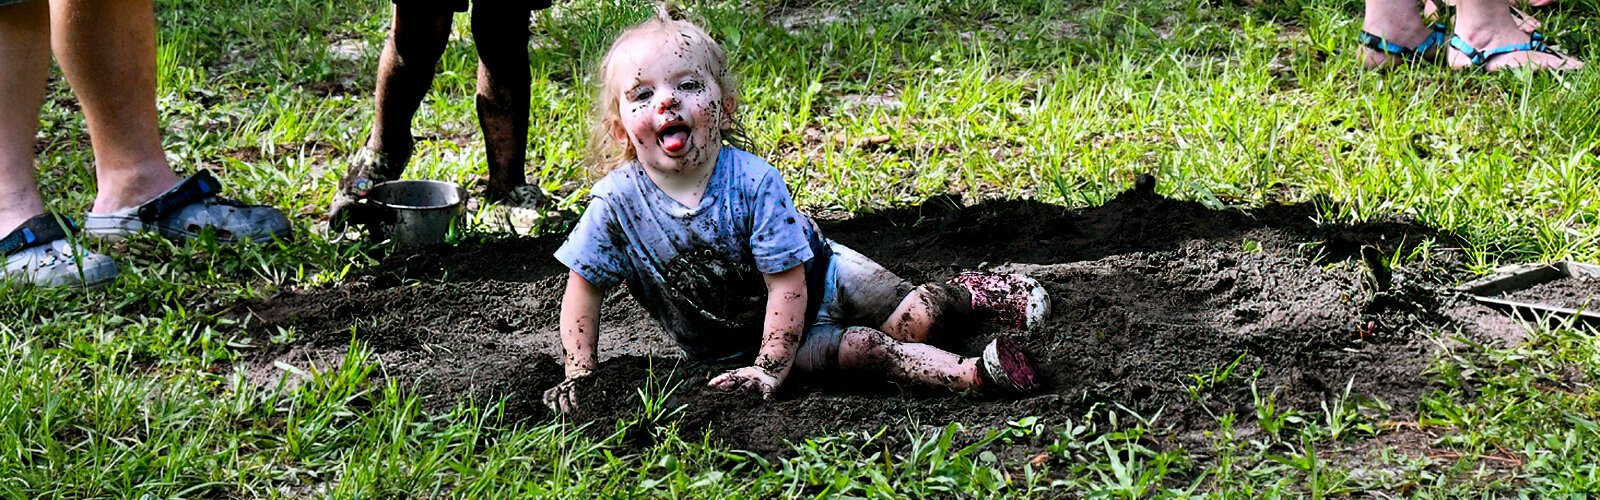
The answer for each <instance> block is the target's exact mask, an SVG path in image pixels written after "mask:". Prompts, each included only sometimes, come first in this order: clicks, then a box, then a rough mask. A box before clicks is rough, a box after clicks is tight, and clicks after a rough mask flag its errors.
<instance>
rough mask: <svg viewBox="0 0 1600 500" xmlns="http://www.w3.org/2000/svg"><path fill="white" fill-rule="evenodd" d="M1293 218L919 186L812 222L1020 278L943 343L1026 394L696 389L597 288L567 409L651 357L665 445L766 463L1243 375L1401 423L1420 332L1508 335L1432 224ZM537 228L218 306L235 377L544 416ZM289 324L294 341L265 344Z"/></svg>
mask: <svg viewBox="0 0 1600 500" xmlns="http://www.w3.org/2000/svg"><path fill="white" fill-rule="evenodd" d="M1315 213H1316V212H1315V210H1314V209H1312V208H1311V207H1309V206H1304V205H1298V206H1271V207H1266V208H1262V209H1257V210H1252V211H1248V212H1238V211H1217V210H1210V209H1206V208H1204V207H1203V206H1201V205H1199V204H1196V203H1191V202H1179V201H1173V200H1168V199H1164V198H1159V197H1153V196H1141V195H1138V194H1135V193H1133V192H1129V193H1124V194H1123V195H1122V196H1119V197H1118V198H1116V199H1114V200H1112V201H1110V202H1108V203H1107V204H1105V205H1104V206H1101V207H1096V208H1092V209H1087V210H1080V211H1069V210H1066V209H1063V208H1061V207H1056V206H1051V205H1045V204H1040V203H1035V202H1026V201H994V202H985V203H981V204H977V205H973V206H965V207H964V206H962V205H961V204H960V203H959V201H957V200H954V199H951V198H935V199H933V200H930V201H928V202H926V203H924V204H923V205H921V206H918V207H912V208H906V209H899V210H893V211H888V212H884V213H877V214H868V215H862V216H858V217H855V218H852V219H849V220H844V221H833V222H828V223H824V224H823V228H824V232H825V234H826V235H828V236H829V237H831V238H833V239H836V240H838V241H840V242H842V243H845V244H846V245H849V246H851V247H853V248H855V249H857V250H859V251H861V252H862V253H864V254H866V255H868V256H870V257H873V258H875V259H876V260H878V261H879V262H881V263H883V264H884V265H885V266H886V267H888V268H889V269H890V270H893V271H895V272H897V273H900V274H901V275H902V276H905V277H907V278H908V279H911V280H912V281H913V282H921V281H939V280H944V279H946V278H948V277H950V276H952V275H954V274H955V273H956V272H958V271H961V270H965V269H975V268H995V267H998V268H1001V269H1005V270H1016V271H1022V272H1026V273H1029V274H1031V275H1033V276H1034V277H1036V278H1038V279H1039V280H1040V281H1041V282H1043V283H1044V284H1045V286H1046V287H1047V288H1048V290H1049V291H1050V293H1051V294H1052V297H1053V299H1054V311H1055V313H1054V315H1053V316H1052V317H1051V318H1050V319H1049V320H1048V321H1047V322H1046V323H1045V325H1044V326H1043V327H1042V328H1037V329H1035V330H1034V331H1031V332H990V331H981V332H976V333H974V334H973V336H972V337H971V338H969V339H966V340H965V341H963V342H960V343H959V344H960V345H955V346H950V347H952V348H953V349H956V350H958V351H961V352H964V353H965V354H968V355H971V354H974V353H975V352H976V351H977V350H978V348H979V346H981V345H982V344H983V342H984V341H985V340H986V339H987V338H989V337H991V336H992V335H994V334H996V333H1007V334H1010V335H1013V336H1014V337H1015V338H1016V339H1017V340H1018V341H1019V342H1020V343H1022V345H1024V346H1025V347H1026V348H1027V349H1028V350H1029V351H1030V352H1031V353H1032V354H1033V356H1034V357H1035V359H1036V360H1037V361H1038V362H1039V363H1040V364H1041V370H1040V374H1041V376H1042V377H1043V379H1044V382H1045V384H1046V389H1045V390H1044V391H1043V392H1042V393H1040V394H1037V395H1033V396H1030V397H1025V398H1021V399H1006V398H995V397H986V396H976V395H962V394H950V393H946V392H941V391H933V390H924V389H916V388H910V387H900V386H897V385H895V384H891V383H887V382H876V383H874V382H863V381H862V380H861V377H850V376H843V377H812V378H800V379H792V380H791V383H790V384H789V385H787V386H786V387H785V389H784V390H783V391H781V392H780V394H779V395H778V396H777V397H776V398H775V399H774V400H772V401H761V400H759V399H758V398H755V397H750V396H740V395H726V394H717V393H710V392H707V391H706V390H705V389H703V387H704V384H705V382H706V380H708V379H709V378H710V377H711V376H714V375H715V374H716V373H718V372H720V370H722V369H725V368H727V367H708V366H702V365H697V364H693V363H689V362H686V361H681V360H679V359H677V358H676V357H675V356H676V353H677V351H676V349H675V348H674V347H673V346H672V345H671V343H670V340H668V339H667V338H666V337H665V334H664V333H662V332H660V331H659V330H658V328H657V327H656V326H655V325H654V324H653V323H652V322H651V320H650V319H649V318H648V317H647V316H646V315H645V313H644V312H643V311H642V310H641V309H639V308H638V307H637V306H636V305H634V303H633V300H632V299H631V298H629V297H627V296H626V294H625V293H624V292H622V291H621V290H620V289H619V290H616V291H613V292H612V293H611V294H610V295H609V296H608V298H607V300H606V302H605V306H604V309H603V312H602V316H603V319H602V326H601V331H602V334H601V357H602V367H601V369H600V370H599V372H598V373H597V375H596V376H595V377H592V378H591V379H590V380H587V381H586V382H585V383H584V384H583V385H582V386H581V388H580V393H579V395H580V398H582V399H581V401H582V403H583V404H584V405H585V406H584V408H583V409H582V410H581V411H580V412H579V413H578V415H575V417H576V418H578V419H582V420H591V421H596V422H598V423H599V425H596V426H595V427H594V428H595V429H596V430H597V431H596V432H598V433H601V434H604V433H607V432H609V431H610V429H611V428H612V426H611V425H610V422H614V421H617V420H618V419H630V418H634V417H636V416H637V415H638V412H639V410H640V407H641V403H640V398H639V396H638V395H637V393H636V389H638V388H640V387H642V386H644V385H645V384H646V382H647V379H648V378H649V375H648V372H649V371H650V370H648V369H647V368H650V367H653V368H654V371H655V373H656V375H655V378H654V380H653V382H652V383H653V384H656V385H657V386H666V385H672V384H675V383H681V385H679V386H678V390H677V391H676V392H675V395H674V396H673V398H672V400H671V402H672V403H673V404H683V405H686V406H685V407H684V409H683V410H682V419H681V421H679V425H680V428H682V429H683V430H685V431H687V432H686V435H689V436H697V435H698V434H699V433H700V432H705V431H709V432H711V434H712V436H713V437H714V438H715V439H717V440H720V441H721V442H722V443H723V444H725V445H727V446H729V447H732V448H739V449H747V450H753V451H757V452H762V453H769V454H772V453H776V454H782V451H783V450H785V449H787V447H786V446H785V445H784V444H783V442H784V441H785V440H789V441H795V442H798V441H801V440H804V439H805V438H807V437H811V436H817V435H826V434H836V433H841V432H854V431H869V432H872V431H877V430H878V429H880V428H882V427H884V426H888V427H890V429H891V432H889V433H888V434H887V437H888V438H890V440H891V443H892V441H893V439H895V438H897V437H904V436H905V435H906V433H905V432H902V431H903V430H904V429H906V428H908V427H909V426H912V425H915V426H941V425H943V424H944V423H946V422H952V421H953V422H961V423H963V424H966V425H967V426H968V429H969V430H972V431H974V432H975V433H976V432H981V431H982V430H984V429H992V428H996V427H999V426H1003V425H1004V423H1005V422H1006V421H1007V420H1013V419H1016V418H1020V417H1024V416H1030V415H1031V416H1039V417H1042V421H1043V422H1045V423H1060V422H1063V421H1064V420H1065V419H1075V418H1079V417H1081V416H1082V415H1083V413H1084V412H1085V411H1086V410H1088V409H1090V408H1091V407H1093V406H1094V405H1096V404H1102V405H1110V404H1113V403H1114V404H1120V405H1122V406H1124V407H1126V408H1128V409H1131V410H1133V411H1136V412H1139V413H1140V414H1142V415H1145V416H1152V415H1155V414H1156V413H1157V412H1160V414H1161V415H1162V418H1161V420H1160V425H1161V426H1171V427H1172V430H1173V431H1174V432H1175V435H1176V434H1177V433H1184V432H1185V431H1190V430H1198V429H1209V428H1211V427H1213V426H1214V420H1213V418H1212V417H1210V416H1209V414H1208V412H1211V413H1220V412H1227V411H1234V410H1237V411H1240V412H1241V413H1243V414H1246V415H1249V414H1251V412H1252V410H1251V408H1252V406H1251V405H1252V397H1251V393H1250V384H1249V378H1250V377H1251V376H1252V374H1253V373H1255V372H1256V371H1257V370H1259V378H1258V379H1257V382H1256V383H1257V386H1258V387H1259V388H1260V390H1261V391H1262V393H1267V392H1270V391H1274V390H1276V391H1277V394H1278V396H1277V398H1278V400H1279V404H1287V405H1290V406H1296V407H1299V408H1301V409H1305V410H1316V409H1318V408H1319V403H1320V402H1322V401H1324V400H1332V399H1334V398H1336V397H1338V396H1339V394H1340V393H1342V392H1343V390H1344V387H1345V384H1346V382H1347V381H1351V380H1353V385H1354V389H1353V393H1355V394H1358V395H1363V396H1369V397H1374V398H1378V399H1381V400H1383V401H1385V402H1387V403H1389V404H1390V405H1393V407H1394V408H1395V411H1396V412H1397V413H1400V414H1404V413H1407V412H1408V410H1409V409H1410V408H1411V407H1412V406H1413V405H1414V403H1415V402H1416V400H1417V398H1418V397H1419V396H1420V395H1422V394H1423V393H1425V392H1426V391H1428V390H1430V389H1431V386H1430V385H1429V383H1427V382H1426V377H1425V376H1422V375H1419V372H1420V371H1421V370H1422V369H1423V368H1424V367H1425V365H1426V364H1427V363H1428V361H1429V360H1430V359H1432V356H1433V353H1432V351H1433V350H1434V349H1437V347H1436V346H1437V345H1438V344H1437V343H1435V342H1433V341H1430V340H1429V339H1427V338H1425V334H1424V333H1425V332H1430V331H1443V332H1454V331H1457V330H1460V331H1461V332H1462V333H1463V334H1464V335H1466V336H1468V337H1471V338H1474V339H1475V340H1477V341H1480V342H1488V341H1495V340H1497V339H1498V340H1499V341H1515V340H1516V338H1517V336H1518V335H1520V330H1519V329H1518V327H1517V325H1516V324H1515V323H1514V322H1512V321H1510V320H1508V319H1505V318H1504V317H1503V316H1502V315H1501V314H1500V313H1498V312H1494V311H1490V310H1487V309H1485V308H1482V307H1479V306H1476V305H1473V304H1472V303H1471V302H1470V301H1466V300H1463V299H1461V298H1459V297H1455V296H1450V295H1439V294H1435V293H1433V292H1430V291H1428V290H1427V289H1425V288H1424V287H1425V286H1431V285H1434V284H1438V283H1447V282H1453V281H1455V280H1457V279H1458V278H1459V277H1460V276H1457V275H1456V272H1457V271H1456V270H1455V268H1454V267H1453V266H1451V265H1450V264H1449V262H1451V261H1452V257H1451V255H1452V254H1451V252H1449V251H1448V250H1444V251H1441V250H1439V248H1442V247H1446V248H1447V247H1452V246H1454V245H1453V243H1452V239H1451V238H1450V237H1449V236H1447V235H1440V234H1437V233H1436V232H1434V231H1432V230H1430V229H1428V228H1425V227H1421V226H1418V225H1413V224H1409V223H1406V222H1404V221H1383V222H1374V223H1367V224H1362V225H1358V226H1338V225H1318V224H1317V223H1316V222H1315V221H1314V218H1313V217H1314V215H1315ZM560 241H561V239H560V238H559V237H556V238H541V239H523V240H511V241H500V242H494V243H489V244H486V245H483V246H479V247H472V248H457V249H454V250H449V251H447V252H446V253H444V254H438V255H426V256H413V257H408V258H398V259H395V260H393V261H392V262H390V263H389V266H388V267H387V270H386V271H384V272H383V273H381V274H376V275H370V276H365V277H362V278H360V279H357V280H355V281H353V282H351V283H347V284H343V285H339V286H336V287H333V288H329V289H319V290H310V291H303V292H295V293H286V294H283V295H281V296H279V297H276V298H273V299H271V300H267V301H263V302H257V303H249V304H243V305H242V306H241V307H238V308H236V310H238V311H246V312H245V313H243V314H248V315H249V316H251V318H249V320H248V321H247V322H246V323H244V325H245V326H244V328H245V329H246V330H247V331H248V332H249V333H250V334H251V335H252V336H254V337H255V338H256V341H255V344H256V345H260V346H264V347H262V348H259V349H257V350H255V351H252V352H249V353H247V354H246V355H245V361H244V362H243V363H242V364H240V366H239V369H240V370H243V371H244V372H245V373H246V374H247V376H249V377H250V378H251V379H252V380H254V381H257V382H258V383H262V384H271V383H274V382H275V381H277V380H279V379H280V378H282V376H283V372H282V369H281V368H278V367H277V366H276V365H275V363H279V362H281V363H288V364H290V365H294V366H297V367H302V368H304V367H307V366H308V365H315V366H321V367H328V366H336V365H337V364H338V363H339V362H340V360H342V359H343V356H344V352H345V350H346V348H347V346H348V345H349V343H350V341H351V339H352V336H353V337H354V339H356V340H358V341H359V342H361V343H363V344H365V345H366V346H368V347H369V348H370V350H371V351H372V352H373V354H374V356H375V358H376V359H377V360H378V361H380V362H381V363H382V365H383V369H382V370H381V373H383V374H385V375H386V376H388V377H392V378H395V379H397V380H399V381H401V382H402V383H403V384H405V385H408V386H412V387H414V388H415V390H416V391H417V393H418V394H419V396H420V397H421V398H422V400H423V402H424V405H425V407H426V408H427V409H429V410H430V411H442V410H444V409H447V408H449V407H451V406H453V405H455V404H457V402H458V401H460V400H462V399H463V398H476V400H478V401H498V400H500V399H504V400H505V402H506V415H507V416H508V417H510V418H513V419H523V418H526V419H533V420H536V421H542V420H544V419H548V418H549V417H550V413H549V411H548V410H546V409H545V408H544V406H543V405H542V404H541V403H540V397H541V394H542V392H543V391H544V390H545V389H546V388H548V387H550V386H552V385H554V384H556V383H557V382H559V381H560V380H561V378H562V372H561V368H560V366H559V365H558V363H557V362H556V361H555V360H556V359H558V358H557V357H556V356H557V354H558V353H559V351H560V343H559V339H558V338H557V337H556V323H557V318H558V315H559V310H560V309H559V308H560V296H561V292H562V289H563V286H564V282H565V272H566V270H565V268H563V267H562V266H561V264H560V263H558V262H556V261H555V260H554V259H553V258H551V257H550V255H551V253H552V252H553V251H554V250H555V248H556V246H558V245H559V244H560ZM1425 241H1431V242H1432V244H1433V246H1434V248H1435V249H1434V252H1435V255H1436V258H1435V259H1433V260H1432V261H1431V262H1432V264H1431V265H1432V266H1433V267H1431V268H1427V269H1410V268H1406V269H1398V270H1396V276H1397V278H1396V281H1397V283H1398V285H1397V289H1396V290H1394V291H1393V292H1391V293H1388V294H1384V295H1381V296H1378V297H1376V298H1370V299H1369V295H1367V294H1365V293H1364V292H1363V291H1362V290H1361V286H1360V284H1359V283H1360V269H1361V267H1360V264H1359V257H1358V251H1359V247H1360V246H1361V245H1376V246H1377V247H1379V249H1380V250H1383V251H1384V252H1385V253H1386V254H1390V255H1393V254H1394V253H1395V252H1397V251H1400V252H1406V251H1408V249H1409V248H1410V247H1413V246H1415V245H1418V244H1421V243H1423V242H1425ZM288 328H293V329H294V331H295V332H296V335H295V339H294V340H293V341H290V342H288V343H279V344H270V343H269V342H268V341H267V340H266V339H267V338H268V337H270V336H271V335H272V334H274V333H276V332H278V331H279V330H280V329H288ZM352 331H353V332H354V333H352ZM1236 360H1237V361H1238V367H1237V368H1236V369H1235V370H1234V372H1233V373H1234V376H1233V377H1232V378H1231V379H1230V380H1227V381H1222V382H1220V383H1218V384H1216V385H1215V387H1213V388H1210V389H1208V390H1207V391H1205V393H1204V396H1203V397H1202V398H1200V399H1199V400H1197V399H1196V398H1194V397H1192V396H1191V395H1190V392H1189V390H1188V389H1187V388H1188V387H1190V386H1191V385H1193V384H1194V383H1195V378H1194V377H1192V375H1204V374H1209V373H1214V372H1215V371H1217V370H1219V369H1221V368H1224V367H1226V366H1228V365H1229V364H1231V363H1233V362H1234V361H1236ZM635 437H639V436H635ZM629 442H630V443H637V441H629ZM1017 451H1018V453H1032V452H1037V450H1033V451H1032V452H1029V451H1026V450H1017ZM1007 455H1008V456H1025V455H1019V454H1013V453H1007Z"/></svg>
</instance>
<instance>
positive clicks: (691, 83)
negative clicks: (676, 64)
mask: <svg viewBox="0 0 1600 500" xmlns="http://www.w3.org/2000/svg"><path fill="white" fill-rule="evenodd" d="M702 88H705V84H702V83H700V80H684V81H683V83H680V84H678V90H683V91H688V92H693V91H696V90H700V89H702Z"/></svg>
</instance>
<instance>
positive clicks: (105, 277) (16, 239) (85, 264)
mask: <svg viewBox="0 0 1600 500" xmlns="http://www.w3.org/2000/svg"><path fill="white" fill-rule="evenodd" d="M73 229H74V228H73V227H72V220H71V219H66V218H61V219H57V218H56V216H55V215H54V214H48V213H47V214H41V215H37V216H34V217H33V218H32V219H28V220H27V222H23V223H22V225H21V226H19V227H17V229H15V230H13V231H11V233H10V234H7V235H5V237H3V238H0V255H4V256H5V260H6V265H5V268H4V269H0V279H7V280H17V281H20V282H24V283H30V284H33V285H34V286H47V287H57V286H82V287H94V286H100V285H103V284H106V283H107V282H110V281H111V280H112V279H113V278H116V277H117V263H116V262H112V261H111V257H108V256H106V255H104V254H98V253H94V252H90V251H88V250H87V249H84V248H80V247H78V246H77V245H73V244H72V241H71V238H69V236H70V235H71V234H72V231H73Z"/></svg>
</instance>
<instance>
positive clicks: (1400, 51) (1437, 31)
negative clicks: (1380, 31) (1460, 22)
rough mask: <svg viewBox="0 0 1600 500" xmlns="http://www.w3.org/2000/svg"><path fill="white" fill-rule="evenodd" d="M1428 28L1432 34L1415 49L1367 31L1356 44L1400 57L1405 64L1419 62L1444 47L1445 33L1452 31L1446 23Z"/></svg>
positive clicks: (1357, 37)
mask: <svg viewBox="0 0 1600 500" xmlns="http://www.w3.org/2000/svg"><path fill="white" fill-rule="evenodd" d="M1428 28H1429V29H1430V30H1432V32H1431V33H1428V37H1427V38H1424V39H1422V43H1419V44H1417V46H1416V47H1415V48H1408V47H1402V46H1400V45H1398V44H1396V43H1394V42H1390V41H1389V40H1388V39H1386V38H1384V37H1381V36H1378V35H1374V34H1372V33H1368V32H1366V31H1362V32H1361V34H1360V35H1358V36H1356V43H1360V44H1361V45H1362V46H1363V47H1366V48H1369V49H1372V50H1376V51H1378V52H1380V53H1383V54H1386V55H1390V56H1394V57H1398V58H1400V60H1402V61H1405V62H1417V61H1420V60H1422V59H1424V58H1426V57H1428V56H1429V52H1431V51H1433V50H1434V49H1437V48H1439V47H1442V46H1444V43H1445V33H1447V32H1448V31H1449V30H1450V27H1449V26H1445V24H1444V23H1434V24H1433V25H1432V26H1429V27H1428Z"/></svg>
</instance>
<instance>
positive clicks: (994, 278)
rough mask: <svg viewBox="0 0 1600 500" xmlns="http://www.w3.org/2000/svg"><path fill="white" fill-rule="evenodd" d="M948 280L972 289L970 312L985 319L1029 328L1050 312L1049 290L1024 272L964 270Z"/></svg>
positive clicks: (1010, 325)
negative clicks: (999, 272) (995, 272)
mask: <svg viewBox="0 0 1600 500" xmlns="http://www.w3.org/2000/svg"><path fill="white" fill-rule="evenodd" d="M950 283H951V284H954V285H960V286H961V287H962V288H966V289H967V291H968V292H971V294H972V310H973V312H974V313H976V314H977V315H978V317H979V318H982V319H985V320H988V321H993V322H995V323H999V324H1001V325H1005V326H1009V327H1012V328H1025V329H1031V328H1033V327H1034V326H1036V325H1038V324H1039V323H1040V322H1042V321H1044V319H1045V318H1046V317H1048V316H1050V294H1049V293H1048V292H1045V290H1044V287H1043V286H1041V285H1039V282H1038V281H1035V280H1034V279H1033V278H1029V277H1027V276H1023V275H1020V274H992V273H980V272H965V273H961V274H957V275H956V277H954V278H950Z"/></svg>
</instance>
